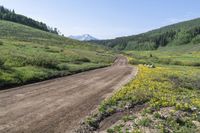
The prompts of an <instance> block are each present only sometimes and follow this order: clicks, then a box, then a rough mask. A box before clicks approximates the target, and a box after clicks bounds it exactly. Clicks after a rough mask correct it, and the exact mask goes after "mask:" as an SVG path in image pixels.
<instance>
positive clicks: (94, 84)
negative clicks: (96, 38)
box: [0, 57, 136, 133]
mask: <svg viewBox="0 0 200 133" xmlns="http://www.w3.org/2000/svg"><path fill="white" fill-rule="evenodd" d="M135 74H136V68H134V67H131V66H129V65H128V64H127V59H126V58H125V57H119V58H118V59H117V60H116V61H115V63H114V65H113V66H111V67H107V68H102V69H97V70H92V71H88V72H83V73H80V74H76V75H72V76H67V77H63V78H58V79H53V80H48V81H44V82H40V83H36V84H31V85H26V86H22V87H18V88H13V89H9V90H4V91H0V132H1V133H7V132H11V133H12V132H15V133H16V132H17V133H21V132H23V133H53V132H56V133H63V132H66V133H71V132H72V131H73V130H74V128H75V127H76V126H77V125H78V124H79V122H80V121H81V119H83V118H84V117H85V116H87V115H88V114H89V113H90V112H91V111H92V110H94V109H95V108H96V107H97V106H98V104H99V103H100V101H101V100H103V99H104V98H105V97H106V96H108V95H109V94H111V93H112V92H113V91H114V90H116V89H118V88H119V87H120V86H122V85H123V84H125V83H127V82H128V81H129V80H130V79H131V78H132V77H133V76H134V75H135Z"/></svg>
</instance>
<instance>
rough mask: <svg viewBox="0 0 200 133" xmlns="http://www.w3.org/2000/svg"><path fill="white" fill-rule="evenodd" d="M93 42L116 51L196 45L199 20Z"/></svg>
mask: <svg viewBox="0 0 200 133" xmlns="http://www.w3.org/2000/svg"><path fill="white" fill-rule="evenodd" d="M94 42H95V43H97V44H101V45H105V46H108V47H111V48H114V49H117V50H155V49H158V48H160V47H165V46H171V45H185V44H197V43H199V42H200V19H199V18H198V19H194V20H190V21H185V22H181V23H177V24H173V25H169V26H166V27H162V28H159V29H156V30H152V31H149V32H146V33H143V34H139V35H133V36H128V37H120V38H116V39H113V40H102V41H94Z"/></svg>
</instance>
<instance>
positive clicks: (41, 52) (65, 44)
mask: <svg viewBox="0 0 200 133" xmlns="http://www.w3.org/2000/svg"><path fill="white" fill-rule="evenodd" d="M0 53H1V56H0V89H2V88H4V87H9V86H11V85H21V84H26V83H29V82H36V81H40V80H44V79H49V78H52V77H58V76H63V75H68V74H73V73H77V72H81V71H85V70H89V69H94V68H98V67H102V66H106V65H109V64H110V62H112V59H113V56H112V53H110V51H109V50H108V49H105V48H103V47H101V46H96V45H93V44H90V43H86V42H80V41H75V40H72V39H68V38H65V37H62V36H58V35H56V34H52V33H49V32H45V31H42V30H38V29H34V28H31V27H28V26H24V25H21V24H17V23H13V22H9V21H2V20H0Z"/></svg>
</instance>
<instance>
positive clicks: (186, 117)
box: [86, 44, 200, 133]
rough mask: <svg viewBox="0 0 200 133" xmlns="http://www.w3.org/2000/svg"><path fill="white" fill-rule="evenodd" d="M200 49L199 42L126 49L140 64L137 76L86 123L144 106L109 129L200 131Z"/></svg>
mask: <svg viewBox="0 0 200 133" xmlns="http://www.w3.org/2000/svg"><path fill="white" fill-rule="evenodd" d="M199 51H200V45H199V44H196V45H182V46H173V47H163V48H159V49H158V50H154V51H124V53H125V54H126V55H127V56H128V58H129V61H130V63H131V64H133V65H138V69H139V70H138V74H137V76H136V77H135V79H133V80H132V81H131V82H129V83H128V84H127V85H125V86H124V87H122V88H121V89H120V90H119V91H117V92H116V93H114V94H113V95H112V96H111V97H110V98H108V99H106V100H104V101H103V102H102V103H101V105H100V106H99V110H98V113H96V114H93V115H91V116H90V117H88V118H87V119H86V125H89V126H90V127H92V128H91V129H96V128H98V127H99V123H100V122H101V121H102V120H104V119H105V118H107V117H109V116H111V117H112V114H114V113H117V112H123V111H126V110H131V109H133V108H137V106H138V105H141V106H143V107H142V109H141V110H140V111H138V112H134V111H133V112H131V111H130V112H129V113H128V114H125V115H124V116H123V117H122V118H121V120H120V121H118V123H117V124H114V125H113V126H111V127H110V128H109V129H107V132H108V133H122V132H126V133H146V132H155V133H196V132H200V128H199V127H200V113H199V112H200V82H199V81H200V76H199V75H200V68H199V64H200V52H199ZM150 66H151V67H150Z"/></svg>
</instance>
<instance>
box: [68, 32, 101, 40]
mask: <svg viewBox="0 0 200 133" xmlns="http://www.w3.org/2000/svg"><path fill="white" fill-rule="evenodd" d="M69 38H71V39H75V40H79V41H91V40H98V39H96V38H95V37H93V36H91V35H89V34H84V35H77V36H72V35H71V36H69Z"/></svg>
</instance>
